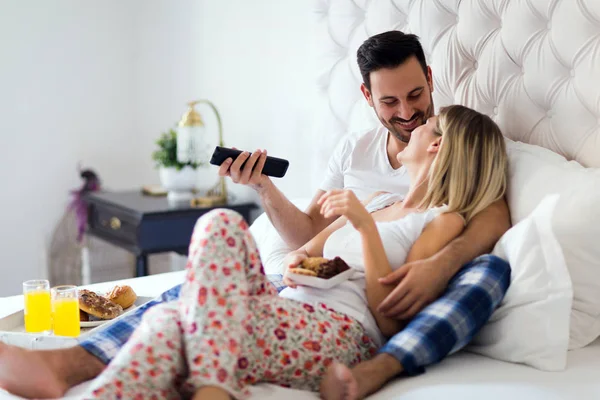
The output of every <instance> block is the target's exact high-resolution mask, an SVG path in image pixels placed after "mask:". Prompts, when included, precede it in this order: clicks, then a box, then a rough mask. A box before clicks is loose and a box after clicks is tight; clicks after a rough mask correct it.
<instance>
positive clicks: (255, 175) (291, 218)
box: [219, 150, 336, 249]
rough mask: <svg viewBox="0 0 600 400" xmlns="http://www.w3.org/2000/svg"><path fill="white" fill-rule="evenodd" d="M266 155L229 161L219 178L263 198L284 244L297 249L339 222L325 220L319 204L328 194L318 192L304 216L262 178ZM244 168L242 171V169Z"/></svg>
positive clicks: (254, 155) (258, 152)
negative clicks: (248, 188) (226, 179)
mask: <svg viewBox="0 0 600 400" xmlns="http://www.w3.org/2000/svg"><path fill="white" fill-rule="evenodd" d="M266 160H267V152H266V151H261V150H256V151H255V152H254V153H252V155H251V156H250V155H249V153H248V152H243V153H242V154H240V155H239V156H238V157H237V158H236V159H235V161H234V160H232V159H231V158H228V159H227V160H225V161H224V162H223V164H222V165H221V167H220V168H219V175H220V176H229V177H230V178H231V180H232V181H233V182H234V183H239V184H242V185H249V186H250V187H252V188H253V189H254V190H256V192H257V193H258V195H259V196H260V201H261V204H262V206H263V208H264V209H265V212H266V213H267V216H268V217H269V220H270V221H271V223H272V224H273V226H274V227H275V229H277V231H278V232H279V234H280V235H281V237H282V238H283V240H284V241H285V242H286V243H287V244H288V245H289V246H290V247H292V248H294V249H297V248H299V247H300V246H302V245H303V244H305V243H306V242H308V241H309V240H310V239H312V238H313V237H314V236H315V235H317V234H318V233H319V232H321V231H322V230H323V229H324V228H325V227H327V226H328V225H330V224H331V223H332V222H333V221H335V219H336V218H325V217H323V215H322V214H321V213H320V206H319V205H318V204H317V201H318V200H319V198H320V197H321V196H322V195H323V193H325V192H324V191H322V190H319V191H317V193H316V194H315V196H314V197H313V199H312V201H311V203H310V205H309V206H308V209H307V210H306V212H302V211H301V210H300V209H299V208H298V207H296V206H295V205H294V204H293V203H292V202H291V201H289V200H288V199H287V198H286V197H285V196H284V194H283V193H281V191H280V190H279V189H278V188H277V186H275V184H274V183H273V182H272V181H271V179H270V178H269V177H268V176H266V175H263V173H262V170H263V167H264V165H265V161H266ZM242 165H243V168H242Z"/></svg>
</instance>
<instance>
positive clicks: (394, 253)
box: [279, 193, 447, 346]
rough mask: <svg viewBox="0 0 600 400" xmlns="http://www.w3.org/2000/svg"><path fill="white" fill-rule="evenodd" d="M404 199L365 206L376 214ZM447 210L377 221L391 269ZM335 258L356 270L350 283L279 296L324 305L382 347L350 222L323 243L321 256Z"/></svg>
mask: <svg viewBox="0 0 600 400" xmlns="http://www.w3.org/2000/svg"><path fill="white" fill-rule="evenodd" d="M403 197H404V196H403V195H398V194H391V193H384V194H381V195H379V196H376V197H375V198H374V199H373V200H371V202H370V203H369V204H368V205H367V210H368V211H369V212H375V211H377V210H380V209H382V208H384V207H387V206H389V205H391V204H393V203H394V202H396V201H401V200H402V199H403ZM446 209H447V208H446V207H438V208H432V209H429V210H427V211H424V212H422V213H413V214H409V215H407V216H406V217H404V218H401V219H399V220H396V221H389V222H376V225H377V230H378V231H379V235H380V236H381V240H382V242H383V248H384V250H385V254H386V256H387V258H388V261H389V262H390V266H391V267H392V270H396V269H398V268H400V267H401V266H402V265H403V264H404V262H405V261H406V257H407V256H408V253H409V251H410V249H411V247H412V245H413V244H414V243H415V241H416V240H417V239H418V238H419V236H420V235H421V232H422V231H423V229H424V228H425V226H426V225H427V224H428V223H429V222H431V221H432V220H433V219H434V218H435V217H436V216H438V215H440V214H441V213H443V212H444V211H445V210H446ZM336 256H339V257H341V258H342V259H343V260H344V261H346V263H347V264H348V265H349V266H350V267H351V268H352V269H354V270H355V273H354V275H353V277H352V279H351V280H348V281H345V282H342V283H341V284H339V285H337V286H334V287H332V288H331V289H318V288H313V287H308V286H298V287H297V288H296V289H292V288H286V289H284V290H282V291H281V293H280V294H279V295H280V296H281V297H286V298H289V299H293V300H297V301H300V302H303V303H309V304H316V303H323V304H325V305H327V306H328V307H329V308H331V309H333V310H336V311H338V312H341V313H344V314H346V315H348V316H350V317H352V318H354V319H355V320H357V321H358V322H360V323H361V324H362V325H363V327H364V328H365V331H366V333H367V334H368V335H369V337H370V338H372V339H373V341H374V342H375V343H376V344H377V346H381V345H382V344H383V341H384V337H383V335H382V333H381V331H380V330H379V328H378V327H377V322H376V321H375V317H373V315H372V314H371V312H370V311H369V307H368V301H367V295H366V281H365V272H364V271H365V265H364V257H363V250H362V240H361V237H360V233H359V232H358V231H357V230H356V229H354V227H353V226H352V224H351V223H350V222H348V223H347V224H346V225H344V226H343V227H342V228H340V229H338V230H337V231H335V232H333V233H332V234H331V236H329V238H328V239H327V241H326V242H325V247H324V248H323V257H325V258H329V259H332V258H334V257H336Z"/></svg>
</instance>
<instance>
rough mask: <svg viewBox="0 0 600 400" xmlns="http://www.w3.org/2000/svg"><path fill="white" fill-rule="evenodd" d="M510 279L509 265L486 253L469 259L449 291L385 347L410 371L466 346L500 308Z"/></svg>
mask: <svg viewBox="0 0 600 400" xmlns="http://www.w3.org/2000/svg"><path fill="white" fill-rule="evenodd" d="M509 284H510V266H509V265H508V263H506V262H505V261H504V260H502V259H500V258H498V257H495V256H491V255H485V256H481V257H479V258H476V259H475V260H473V261H472V262H470V263H469V264H466V265H465V266H464V267H463V268H462V269H461V270H460V272H458V273H457V274H456V275H455V276H454V277H453V278H452V280H451V281H450V283H449V285H448V289H447V290H446V292H445V293H444V294H443V295H442V296H441V297H440V298H439V299H438V300H436V301H435V302H433V303H431V304H430V305H429V306H427V307H426V308H425V309H423V311H421V312H420V313H419V314H417V315H416V316H415V318H413V320H412V321H410V323H409V324H408V325H407V326H406V328H404V330H402V332H400V333H398V334H396V335H395V336H393V337H392V338H391V339H390V340H389V341H388V342H387V343H386V344H385V345H384V346H383V347H382V348H381V349H380V352H382V353H387V354H390V355H391V356H393V357H394V358H396V359H397V360H398V361H399V362H400V363H401V364H402V367H403V369H404V371H405V372H406V374H408V375H417V374H419V373H422V372H424V370H425V369H424V367H425V366H427V365H431V364H434V363H437V362H439V361H440V360H441V359H443V358H444V357H445V356H446V355H448V354H452V353H455V352H457V351H458V350H460V349H462V348H463V347H464V346H466V345H467V344H468V343H469V342H470V341H471V339H472V338H473V336H474V335H475V334H476V333H477V332H478V331H479V330H480V329H481V328H482V327H483V326H484V325H485V323H486V322H487V321H488V320H489V318H490V317H491V315H492V313H493V312H494V310H495V309H496V307H498V305H499V304H500V302H501V301H502V299H503V298H504V295H505V294H506V291H507V290H508V286H509Z"/></svg>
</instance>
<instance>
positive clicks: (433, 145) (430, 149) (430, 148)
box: [427, 136, 443, 154]
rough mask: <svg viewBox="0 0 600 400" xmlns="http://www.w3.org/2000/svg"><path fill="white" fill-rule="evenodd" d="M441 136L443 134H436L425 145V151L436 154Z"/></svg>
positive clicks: (440, 143)
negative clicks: (433, 138)
mask: <svg viewBox="0 0 600 400" xmlns="http://www.w3.org/2000/svg"><path fill="white" fill-rule="evenodd" d="M442 138H443V136H438V137H437V138H436V139H435V140H434V141H433V142H431V143H430V144H429V146H428V147H427V152H428V153H433V154H437V152H438V151H440V146H441V145H442Z"/></svg>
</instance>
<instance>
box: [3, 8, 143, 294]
mask: <svg viewBox="0 0 600 400" xmlns="http://www.w3.org/2000/svg"><path fill="white" fill-rule="evenodd" d="M0 10H1V11H0V135H1V137H2V157H1V158H0V182H2V187H3V190H2V196H1V197H0V221H2V224H0V272H1V279H0V295H7V294H15V293H19V292H20V291H21V282H22V281H23V280H24V279H31V278H34V277H40V276H45V260H44V258H45V247H46V245H47V241H48V240H49V236H50V234H51V232H52V229H53V228H54V226H55V224H56V223H57V221H58V220H59V218H60V216H61V215H62V212H63V211H64V208H65V205H66V202H67V200H68V191H69V190H70V189H72V188H75V187H77V186H78V185H79V184H80V179H79V177H78V174H77V171H76V167H77V163H78V162H79V161H82V162H83V163H84V165H85V166H93V167H94V168H95V169H96V170H97V171H98V172H99V174H100V176H101V177H102V178H103V179H104V180H105V181H106V182H107V183H110V186H111V187H113V188H117V189H122V188H126V187H131V186H132V185H135V184H137V183H138V182H139V180H138V173H137V170H136V169H132V168H131V167H130V166H131V161H130V156H131V154H132V153H135V149H136V142H137V141H138V140H139V138H138V133H137V132H135V131H134V129H133V119H132V118H131V109H130V104H131V103H132V102H133V84H132V77H133V74H134V71H133V69H132V64H131V63H130V62H129V59H130V57H131V52H132V49H133V40H132V38H133V29H132V26H131V23H130V19H131V16H132V15H134V11H135V10H134V9H133V8H132V6H131V5H130V4H127V2H119V1H111V2H104V3H101V2H96V3H92V2H81V1H77V0H72V1H65V0H61V1H53V2H45V1H29V0H25V1H23V0H19V1H2V2H1V3H0Z"/></svg>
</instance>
